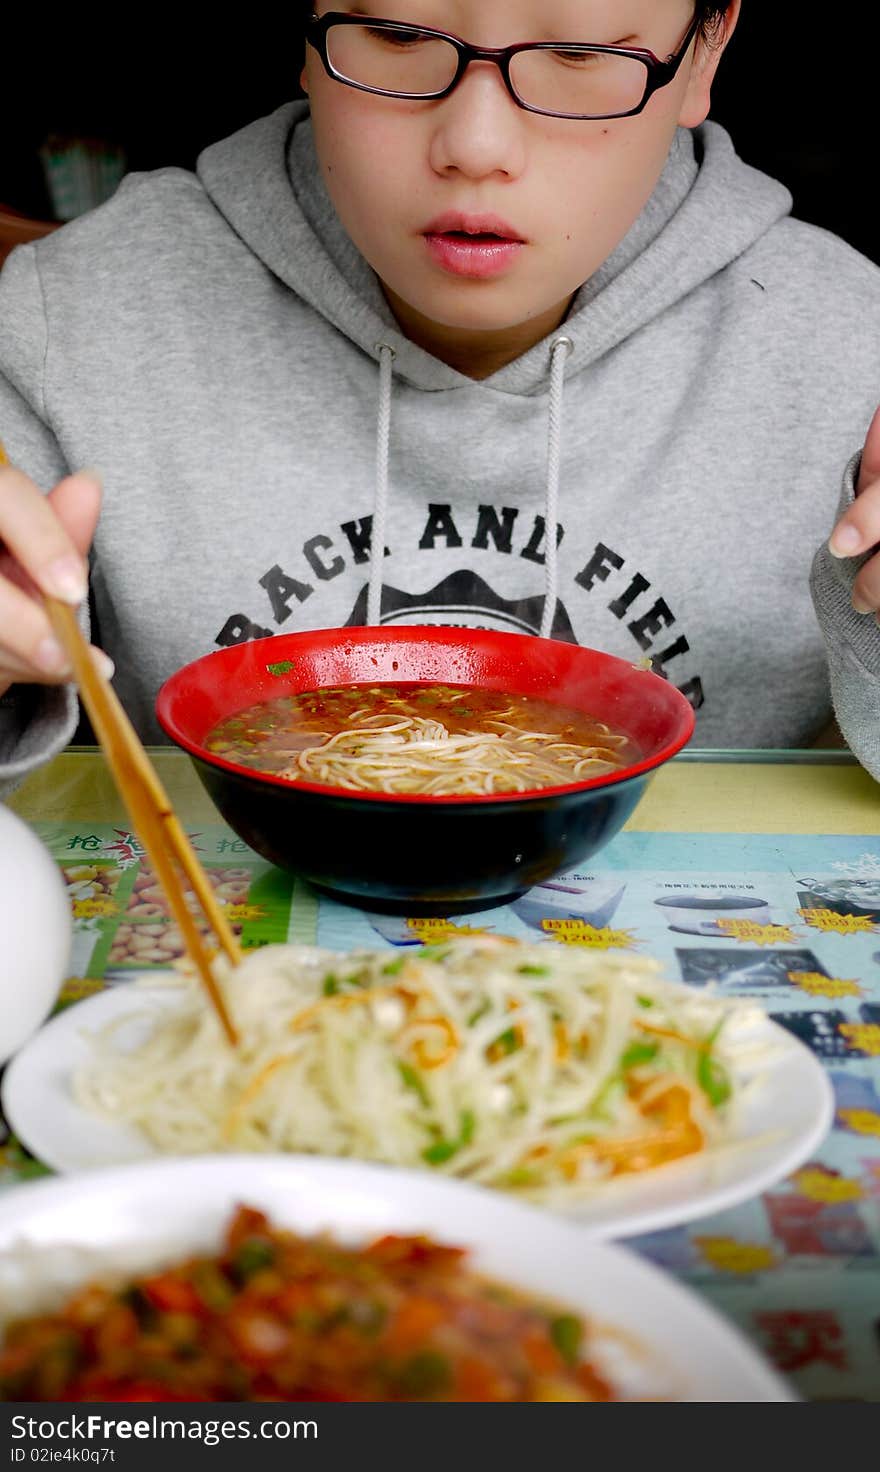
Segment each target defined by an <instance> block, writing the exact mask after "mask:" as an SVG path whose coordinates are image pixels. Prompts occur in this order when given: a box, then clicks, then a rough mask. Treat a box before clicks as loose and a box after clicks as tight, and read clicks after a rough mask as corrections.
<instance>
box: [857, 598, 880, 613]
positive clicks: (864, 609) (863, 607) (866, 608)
mask: <svg viewBox="0 0 880 1472" xmlns="http://www.w3.org/2000/svg"><path fill="white" fill-rule="evenodd" d="M852 606H853V608H854V609H855V611H856V613H876V612H877V610H876V608H872V607H871V604H870V603H862V602H861V601H860V600H859V599H857V598H855V597H854V598H853V599H852Z"/></svg>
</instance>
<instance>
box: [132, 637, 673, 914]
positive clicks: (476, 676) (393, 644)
mask: <svg viewBox="0 0 880 1472" xmlns="http://www.w3.org/2000/svg"><path fill="white" fill-rule="evenodd" d="M410 682H414V683H443V684H448V685H470V686H482V687H485V688H487V689H491V690H502V691H506V692H507V693H509V694H521V695H526V696H532V697H536V698H538V699H541V700H549V701H552V702H554V703H556V704H559V705H565V706H569V707H573V708H575V709H577V710H582V711H584V712H586V713H587V714H589V715H591V716H593V717H595V718H597V719H598V720H600V721H604V722H605V723H606V724H607V725H608V726H610V727H612V728H613V729H616V730H619V731H622V732H624V733H625V734H626V735H627V736H628V737H629V738H630V740H631V742H632V743H633V745H634V748H635V749H636V750H637V751H638V753H639V755H638V759H637V760H635V761H633V762H632V763H631V764H630V765H629V766H626V767H623V768H621V769H620V770H618V771H614V772H610V773H608V774H606V775H605V776H601V777H593V778H591V779H589V780H588V781H581V782H574V783H571V784H569V785H566V786H562V787H553V788H544V789H541V790H536V791H533V792H523V793H515V794H497V795H496V794H492V795H485V796H483V795H481V796H478V797H473V796H467V797H458V796H456V797H436V796H424V797H423V796H412V795H405V796H404V795H400V796H398V795H396V794H395V795H390V794H387V793H379V792H376V793H372V792H355V791H352V790H350V789H346V788H342V787H328V786H319V785H317V784H311V783H305V782H296V783H293V782H290V781H288V780H286V779H285V778H282V777H278V776H274V775H272V774H269V773H263V772H257V771H254V770H253V769H251V768H249V767H246V766H241V765H239V764H238V763H236V762H234V761H229V760H228V759H227V758H225V757H223V756H219V755H216V754H215V753H214V752H211V751H209V750H207V748H206V744H205V743H206V738H207V737H208V734H209V733H210V732H211V731H212V730H213V728H214V727H215V726H216V725H217V724H218V722H220V721H221V720H223V719H225V718H226V717H227V716H231V715H233V714H235V713H236V712H237V711H240V710H244V709H245V708H246V707H248V706H251V705H255V704H257V703H258V702H260V701H263V700H271V699H274V698H275V697H278V696H283V695H290V694H296V693H299V692H304V691H309V690H317V689H320V688H322V687H326V686H336V685H361V684H363V685H377V684H387V685H393V684H405V683H410ZM156 712H157V716H158V719H159V724H160V725H161V727H162V729H163V731H164V732H165V734H166V735H167V736H168V737H170V739H171V740H172V741H174V742H176V744H177V745H178V746H180V747H182V748H183V750H184V751H186V752H188V753H189V755H190V757H191V758H192V760H193V762H194V764H195V767H196V770H197V772H198V774H199V776H200V778H201V780H202V782H203V783H204V786H205V788H206V789H207V791H208V793H209V794H210V796H211V798H212V799H213V801H214V803H215V805H216V806H217V808H218V810H219V812H220V814H221V816H222V817H223V819H224V820H225V821H226V822H227V823H228V824H229V826H230V827H231V828H232V829H233V830H234V831H235V832H236V833H237V834H238V835H239V837H240V838H242V839H244V841H245V843H247V844H248V845H249V846H250V847H251V848H252V849H254V850H256V852H257V853H259V854H262V855H263V856H264V857H265V858H267V859H269V860H270V861H271V862H272V863H273V864H277V865H278V866H279V867H280V868H282V869H288V870H292V871H293V872H294V873H296V874H299V875H301V876H302V877H303V878H305V879H307V880H309V881H310V882H311V883H312V884H314V885H316V886H317V887H318V888H319V889H321V890H324V891H328V892H330V893H331V894H332V895H333V896H334V898H336V899H338V900H341V901H344V902H346V903H348V904H354V905H358V906H360V907H362V908H364V909H368V910H375V911H384V912H386V913H393V914H404V915H412V916H427V915H437V916H444V915H451V914H462V913H466V912H468V911H473V910H481V909H488V908H490V907H492V906H494V905H501V904H505V903H507V902H509V901H511V900H513V899H515V898H516V897H517V896H518V895H521V894H523V893H524V892H525V891H526V890H528V889H531V887H532V886H533V885H535V884H540V883H542V882H543V881H544V880H546V879H548V878H550V876H551V875H553V874H557V873H559V872H561V871H563V870H565V869H570V868H571V867H573V866H574V865H576V864H579V863H582V862H583V861H584V860H585V859H588V858H590V856H591V855H592V854H595V853H596V852H597V851H598V850H599V849H601V848H602V847H603V845H605V844H606V843H608V841H609V839H611V838H613V837H614V835H615V834H616V833H618V832H619V831H620V829H621V828H622V827H623V825H624V823H625V822H626V821H627V819H628V818H629V816H630V814H631V813H632V811H633V809H634V808H635V806H636V804H637V803H638V801H639V799H640V798H641V796H642V793H643V792H644V790H645V786H646V784H647V783H648V781H649V780H650V778H651V776H652V774H653V773H654V772H655V771H656V770H657V768H658V767H660V766H662V765H663V763H664V762H667V761H668V760H669V759H670V757H672V756H674V755H675V754H676V752H678V751H680V750H681V748H682V747H683V746H684V745H685V743H686V742H687V741H688V740H689V739H690V737H691V735H692V733H693V729H694V713H693V710H692V709H691V706H690V704H689V703H688V701H687V700H686V699H685V697H684V696H683V695H682V694H681V693H680V692H679V691H678V690H676V689H675V687H674V686H673V685H670V684H669V683H668V682H667V681H666V680H664V679H662V678H661V677H660V676H659V675H656V674H654V673H653V671H651V670H649V669H643V668H641V667H640V666H638V665H635V664H631V663H629V662H628V661H627V660H625V659H620V658H617V657H616V656H614V655H610V654H603V653H601V652H600V651H598V650H595V649H586V648H584V647H582V646H580V645H576V644H565V643H561V642H560V641H558V640H554V639H539V638H534V637H531V636H530V635H525V634H509V633H496V632H494V631H492V630H485V629H456V628H447V627H433V626H430V627H403V626H400V627H396V628H390V629H387V628H386V629H383V628H350V629H348V628H337V629H317V630H310V631H307V632H305V633H296V634H280V635H278V634H276V635H272V636H270V637H267V638H264V639H256V640H253V641H251V642H250V643H247V644H238V645H234V646H233V647H231V648H229V649H219V650H215V651H214V652H213V653H211V654H206V655H204V656H203V657H202V658H201V659H196V660H194V661H193V662H192V663H191V664H188V665H185V666H184V667H183V668H182V669H179V670H177V671H176V673H175V674H173V675H172V676H171V677H170V678H169V679H168V680H166V681H165V683H164V685H163V686H162V688H161V690H160V691H159V695H158V698H157V703H156Z"/></svg>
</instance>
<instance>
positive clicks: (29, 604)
mask: <svg viewBox="0 0 880 1472" xmlns="http://www.w3.org/2000/svg"><path fill="white" fill-rule="evenodd" d="M100 507H101V484H100V481H99V480H98V477H97V476H96V475H95V474H94V473H93V472H90V471H80V472H79V473H78V474H76V475H69V476H67V477H66V478H65V479H64V480H62V481H59V482H58V485H57V486H56V487H55V489H54V490H53V491H51V492H50V493H49V495H48V496H44V495H43V493H42V491H41V490H40V489H39V487H38V486H35V485H34V483H33V481H32V480H30V479H29V478H28V476H26V475H25V474H24V472H23V471H21V470H16V469H15V468H14V467H13V466H10V465H3V466H0V694H2V693H3V692H4V691H5V690H7V689H8V688H9V686H10V685H12V684H15V683H16V682H19V681H20V682H24V683H27V684H34V683H35V684H43V685H56V684H59V683H61V682H62V681H64V680H65V679H69V678H70V668H69V664H68V660H67V656H66V655H65V653H64V650H63V649H62V647H61V645H60V644H59V643H58V641H57V640H56V638H55V636H54V634H53V633H52V628H51V625H50V623H49V619H48V616H47V614H46V612H45V610H44V608H43V604H42V597H41V595H42V594H46V593H48V594H52V595H54V596H55V597H56V598H61V599H63V601H64V602H65V603H73V604H79V603H81V602H82V601H83V599H84V598H85V596H86V592H87V586H88V585H87V579H88V569H87V565H86V558H85V554H86V553H87V552H88V549H89V546H90V545H91V541H92V537H93V536H94V532H95V526H96V525H97V521H98V513H99V511H100ZM95 654H96V656H98V655H100V651H98V650H96V651H95ZM108 663H109V662H108Z"/></svg>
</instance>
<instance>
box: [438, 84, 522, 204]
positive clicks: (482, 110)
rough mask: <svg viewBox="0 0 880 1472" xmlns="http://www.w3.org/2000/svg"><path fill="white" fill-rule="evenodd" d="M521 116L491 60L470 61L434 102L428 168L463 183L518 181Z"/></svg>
mask: <svg viewBox="0 0 880 1472" xmlns="http://www.w3.org/2000/svg"><path fill="white" fill-rule="evenodd" d="M527 116H528V115H527V114H526V113H525V112H523V110H522V108H520V107H517V105H516V103H515V102H514V100H513V98H512V97H511V95H510V93H509V92H508V90H507V88H506V86H505V84H504V78H503V77H502V75H501V73H500V71H499V70H498V68H497V66H495V64H494V62H490V61H472V62H471V64H470V66H469V67H468V68H467V71H466V72H465V74H464V76H463V77H462V79H461V81H460V82H459V84H458V86H457V87H456V89H455V91H454V92H451V93H450V95H449V96H448V97H445V98H443V100H442V102H438V103H437V104H436V110H435V113H434V120H435V128H434V132H433V134H432V137H431V149H430V161H431V167H432V168H433V169H434V170H435V172H436V173H438V174H444V175H448V174H463V175H464V176H465V177H466V178H468V179H487V178H490V177H491V176H492V175H499V176H502V177H507V178H516V177H518V176H519V174H521V173H522V170H523V168H524V166H525V136H524V131H525V130H524V122H525V120H526V119H527Z"/></svg>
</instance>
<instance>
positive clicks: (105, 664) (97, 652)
mask: <svg viewBox="0 0 880 1472" xmlns="http://www.w3.org/2000/svg"><path fill="white" fill-rule="evenodd" d="M89 654H90V655H91V656H92V664H93V665H94V666H95V668H96V669H97V671H98V673H99V674H101V675H103V676H104V679H105V680H112V679H113V676H114V675H115V673H116V666H115V664H114V663H113V661H112V659H111V658H110V656H109V654H105V653H104V651H103V649H97V648H96V647H95V645H94V644H92V645H90V646H89Z"/></svg>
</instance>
